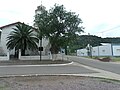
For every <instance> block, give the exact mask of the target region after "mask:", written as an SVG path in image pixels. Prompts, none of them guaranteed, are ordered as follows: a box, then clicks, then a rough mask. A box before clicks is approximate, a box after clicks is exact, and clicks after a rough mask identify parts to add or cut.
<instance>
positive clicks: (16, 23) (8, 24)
mask: <svg viewBox="0 0 120 90" xmlns="http://www.w3.org/2000/svg"><path fill="white" fill-rule="evenodd" d="M20 23H21V22H14V23H11V24H7V25H4V26H1V27H0V29H3V28H6V27H9V26H12V25H16V24H20Z"/></svg>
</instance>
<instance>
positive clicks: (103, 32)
mask: <svg viewBox="0 0 120 90" xmlns="http://www.w3.org/2000/svg"><path fill="white" fill-rule="evenodd" d="M119 27H120V26H116V27H113V28H111V29H108V30H104V31H102V32H98V33H104V32H107V31H111V30H114V29H116V28H119Z"/></svg>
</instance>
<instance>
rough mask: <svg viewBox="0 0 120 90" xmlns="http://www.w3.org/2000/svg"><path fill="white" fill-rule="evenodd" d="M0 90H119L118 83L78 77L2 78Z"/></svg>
mask: <svg viewBox="0 0 120 90" xmlns="http://www.w3.org/2000/svg"><path fill="white" fill-rule="evenodd" d="M0 90H120V81H113V80H107V79H101V78H90V77H78V76H25V77H4V78H0Z"/></svg>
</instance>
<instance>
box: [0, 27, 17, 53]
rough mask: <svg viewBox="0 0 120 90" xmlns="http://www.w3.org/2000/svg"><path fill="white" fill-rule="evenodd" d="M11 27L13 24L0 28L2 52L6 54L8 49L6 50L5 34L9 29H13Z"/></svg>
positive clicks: (8, 32)
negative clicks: (0, 30)
mask: <svg viewBox="0 0 120 90" xmlns="http://www.w3.org/2000/svg"><path fill="white" fill-rule="evenodd" d="M12 28H15V26H8V27H5V28H3V29H2V33H1V47H2V49H3V52H4V53H5V54H7V52H8V50H7V46H6V43H7V36H8V35H9V34H10V32H11V31H13V29H12ZM10 53H11V54H14V52H13V50H11V52H10Z"/></svg>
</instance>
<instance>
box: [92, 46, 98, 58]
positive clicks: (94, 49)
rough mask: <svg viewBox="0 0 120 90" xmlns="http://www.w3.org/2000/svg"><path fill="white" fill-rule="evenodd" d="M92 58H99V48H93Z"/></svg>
mask: <svg viewBox="0 0 120 90" xmlns="http://www.w3.org/2000/svg"><path fill="white" fill-rule="evenodd" d="M92 56H99V46H97V47H93V49H92Z"/></svg>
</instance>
